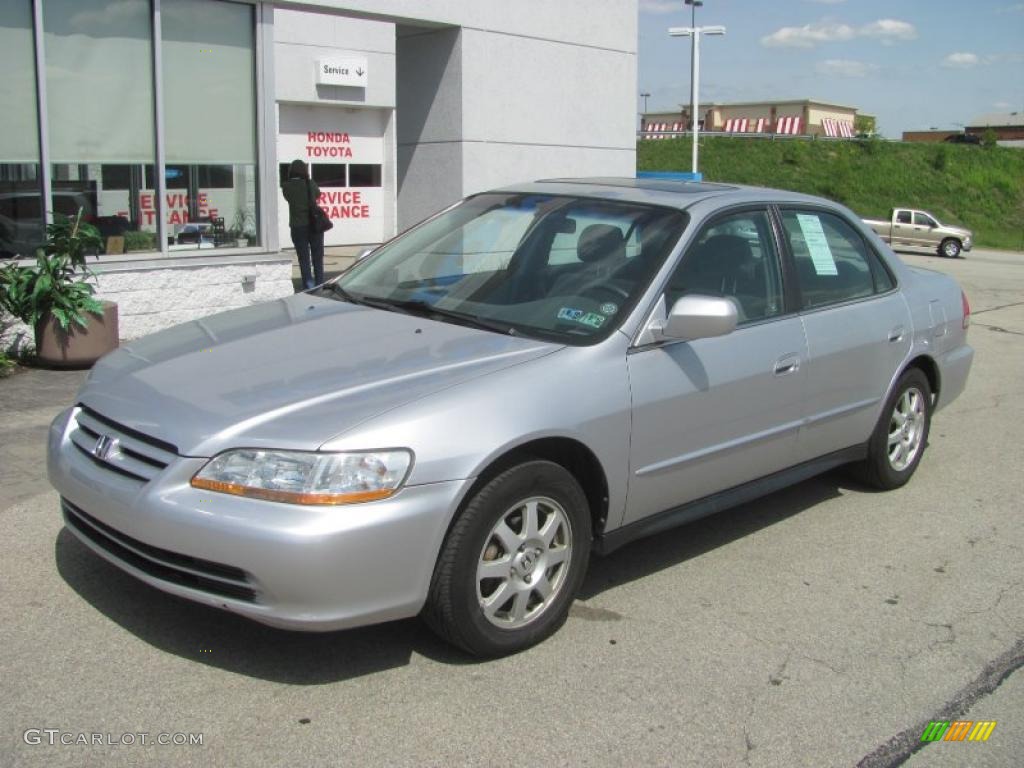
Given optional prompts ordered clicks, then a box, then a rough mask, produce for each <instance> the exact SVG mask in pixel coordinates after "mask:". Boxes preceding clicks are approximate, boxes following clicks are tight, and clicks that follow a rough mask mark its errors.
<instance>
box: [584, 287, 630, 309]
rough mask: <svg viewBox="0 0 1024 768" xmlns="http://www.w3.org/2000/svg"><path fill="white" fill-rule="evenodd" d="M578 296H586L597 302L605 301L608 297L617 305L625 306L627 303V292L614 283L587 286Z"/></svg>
mask: <svg viewBox="0 0 1024 768" xmlns="http://www.w3.org/2000/svg"><path fill="white" fill-rule="evenodd" d="M580 296H587V297H589V298H591V299H594V300H595V301H598V302H604V301H607V300H608V298H609V297H611V298H613V299H615V301H616V302H617V303H619V304H625V303H627V302H628V301H629V291H627V290H626V289H625V288H622V287H621V286H618V285H615V284H614V283H594V284H593V285H588V286H587V287H586V288H584V289H583V291H582V292H581V293H580Z"/></svg>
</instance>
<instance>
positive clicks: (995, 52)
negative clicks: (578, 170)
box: [637, 0, 1024, 138]
mask: <svg viewBox="0 0 1024 768" xmlns="http://www.w3.org/2000/svg"><path fill="white" fill-rule="evenodd" d="M639 5H640V25H639V33H640V39H639V56H638V59H639V82H638V91H639V92H641V93H644V92H646V93H650V94H651V95H650V98H649V99H647V109H648V111H650V112H654V111H666V112H667V111H678V110H679V105H680V104H683V103H689V100H690V40H689V38H685V37H670V36H669V34H668V28H669V27H680V26H690V7H689V6H685V5H684V4H683V0H639ZM719 24H720V25H723V26H725V28H726V34H725V36H724V37H711V36H709V37H702V38H701V45H700V54H701V56H700V97H701V98H700V100H701V102H702V103H705V104H708V103H711V102H715V101H717V102H730V101H762V100H764V101H778V100H784V99H816V100H820V101H825V102H829V103H834V104H843V105H846V106H851V107H856V108H857V110H858V112H861V113H867V114H870V115H875V116H876V118H877V130H878V131H879V132H880V133H881V134H882V135H883V136H886V137H889V138H899V137H900V136H901V134H902V132H903V131H915V130H928V129H931V128H937V129H942V130H961V129H962V126H963V125H964V124H970V123H971V121H972V120H973V119H974V118H976V117H978V116H980V115H983V114H986V113H992V112H1022V113H1024V2H1019V0H770V1H765V0H705V1H704V5H703V6H701V7H699V8H697V26H706V25H719ZM643 106H644V100H643V99H639V100H638V102H637V111H638V112H640V111H642V110H643Z"/></svg>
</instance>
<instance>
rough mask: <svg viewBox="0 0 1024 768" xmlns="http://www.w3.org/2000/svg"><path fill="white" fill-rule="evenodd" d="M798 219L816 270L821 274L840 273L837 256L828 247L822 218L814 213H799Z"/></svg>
mask: <svg viewBox="0 0 1024 768" xmlns="http://www.w3.org/2000/svg"><path fill="white" fill-rule="evenodd" d="M796 220H797V222H798V223H799V224H800V231H801V232H803V233H804V242H805V243H807V250H808V251H809V252H810V254H811V261H812V262H813V263H814V271H815V272H816V273H817V274H819V275H838V274H839V270H838V269H836V260H835V257H833V256H832V249H831V248H829V247H828V239H827V238H826V237H825V231H824V230H823V229H822V228H821V219H819V218H818V217H817V216H815V215H814V214H808V213H798V214H797V215H796Z"/></svg>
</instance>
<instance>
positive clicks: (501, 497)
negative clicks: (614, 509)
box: [423, 461, 590, 656]
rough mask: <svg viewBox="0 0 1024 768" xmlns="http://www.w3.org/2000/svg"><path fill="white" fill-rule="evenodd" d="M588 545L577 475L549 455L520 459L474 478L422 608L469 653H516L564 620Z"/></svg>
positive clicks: (445, 634) (587, 526) (446, 635)
mask: <svg viewBox="0 0 1024 768" xmlns="http://www.w3.org/2000/svg"><path fill="white" fill-rule="evenodd" d="M589 555H590V512H589V508H588V506H587V500H586V496H585V495H584V494H583V491H582V489H581V488H580V486H579V483H577V482H576V480H575V478H574V477H573V476H572V475H571V474H569V472H567V471H566V470H565V469H563V468H562V467H560V466H559V465H557V464H554V463H552V462H549V461H530V462H527V463H524V464H520V465H519V466H517V467H513V468H512V469H510V470H507V471H506V472H503V473H502V474H500V475H498V476H497V477H495V478H494V479H493V480H491V481H490V482H488V483H487V484H486V485H485V486H484V487H483V488H481V489H480V490H479V491H478V492H477V493H476V494H475V495H474V496H473V497H472V498H471V499H470V500H469V503H468V504H467V505H466V506H465V508H464V509H463V510H462V512H461V514H460V515H459V517H458V519H457V520H456V521H455V523H454V524H453V525H452V528H451V530H450V531H449V532H448V536H447V538H446V539H445V543H444V546H443V547H442V549H441V554H440V556H439V557H438V561H437V565H436V567H435V569H434V576H433V579H432V581H431V587H430V595H429V597H428V600H427V605H426V607H425V608H424V612H423V617H424V618H425V619H426V621H427V623H428V624H430V626H431V627H432V628H433V629H434V630H435V631H436V632H437V633H438V634H440V635H441V636H442V637H443V638H445V639H446V640H448V641H449V642H452V643H454V644H455V645H458V646H459V647H461V648H463V649H464V650H466V651H468V652H470V653H472V654H474V655H477V656H500V655H504V654H508V653H515V652H516V651H520V650H523V649H525V648H528V647H530V646H531V645H535V644H536V643H539V642H540V641H541V640H543V639H544V638H546V637H548V636H549V635H551V634H552V633H553V632H555V631H556V630H557V629H558V628H559V627H560V626H561V625H562V624H563V623H564V622H565V619H566V617H567V616H568V613H569V606H570V605H571V604H572V601H573V598H574V597H575V595H576V592H577V590H578V589H579V586H580V583H581V582H582V580H583V576H584V574H585V573H586V570H587V561H588V559H589Z"/></svg>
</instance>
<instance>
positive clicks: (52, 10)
mask: <svg viewBox="0 0 1024 768" xmlns="http://www.w3.org/2000/svg"><path fill="white" fill-rule="evenodd" d="M150 17H151V11H150V4H149V2H148V0H46V2H44V3H43V33H44V40H45V50H46V101H47V113H48V115H47V127H48V131H49V151H50V161H51V164H52V167H51V177H52V182H51V185H52V192H53V195H52V198H51V201H50V206H49V207H50V209H51V210H52V211H53V212H54V215H69V214H74V213H76V212H77V211H79V210H81V211H82V212H83V214H84V216H85V217H87V218H88V220H90V221H92V222H94V223H95V224H96V225H97V226H98V227H99V229H100V233H101V234H102V235H104V239H105V242H106V243H108V244H109V243H111V241H109V240H107V238H109V237H110V236H112V235H125V234H126V233H128V232H138V233H139V235H136V236H135V237H133V238H129V240H130V242H132V243H134V246H135V247H136V248H137V249H139V250H147V249H155V248H156V247H157V242H156V237H155V231H156V227H155V216H156V215H157V214H156V213H155V212H147V211H146V210H144V209H143V208H142V206H141V205H140V199H139V194H138V193H139V192H140V189H139V186H138V185H139V184H141V181H142V178H141V172H135V173H133V172H132V170H131V168H132V167H135V168H140V167H141V166H142V165H144V164H147V163H153V162H154V157H155V149H154V146H155V133H154V121H153V68H152V60H153V48H152V37H153V35H152V25H151V18H150ZM108 166H113V168H111V169H110V170H109V171H106V170H105V169H106V168H107V167H108ZM126 169H127V170H126ZM105 176H106V177H107V178H110V179H112V180H113V181H114V187H111V188H108V187H106V186H105V185H104V183H103V180H104V177H105ZM133 182H134V183H133ZM113 242H123V241H119V240H115V241H113ZM118 247H120V246H118Z"/></svg>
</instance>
